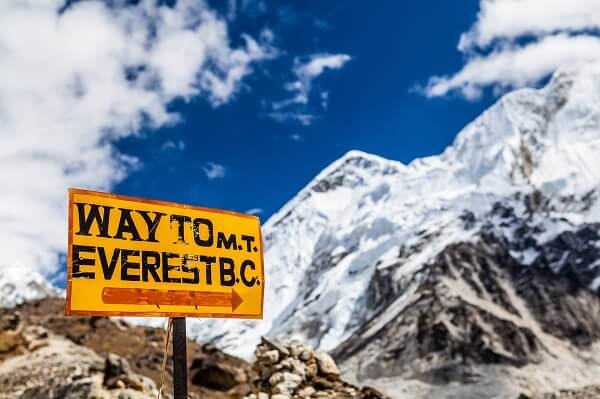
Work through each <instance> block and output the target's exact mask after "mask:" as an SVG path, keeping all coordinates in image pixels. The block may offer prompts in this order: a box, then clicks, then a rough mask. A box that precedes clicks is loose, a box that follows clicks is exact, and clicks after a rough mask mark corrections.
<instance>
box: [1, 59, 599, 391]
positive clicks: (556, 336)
mask: <svg viewBox="0 0 600 399" xmlns="http://www.w3.org/2000/svg"><path fill="white" fill-rule="evenodd" d="M599 184H600V65H597V64H588V65H583V66H577V67H573V68H565V69H562V70H560V71H558V72H557V73H555V74H554V76H553V77H552V79H551V80H550V81H549V82H548V84H547V85H546V86H545V87H544V88H542V89H539V90H534V89H523V90H518V91H515V92H512V93H509V94H507V95H505V96H503V97H502V98H501V99H500V100H499V101H498V102H497V103H496V104H494V105H493V106H492V107H490V108H489V109H488V110H487V111H485V112H484V113H483V114H482V115H481V116H480V117H478V118H477V119H476V120H475V121H473V122H472V123H470V124H469V125H467V126H466V127H465V128H464V129H463V130H462V131H461V132H460V133H459V134H458V135H457V137H456V139H455V141H454V143H453V144H452V145H451V146H449V147H448V148H447V149H446V150H445V151H444V152H443V153H442V154H440V155H436V156H431V157H427V158H423V159H417V160H415V161H413V162H411V163H410V164H408V165H404V164H402V163H400V162H396V161H391V160H387V159H383V158H381V157H378V156H375V155H371V154H366V153H363V152H359V151H351V152H349V153H347V154H346V155H344V156H343V157H342V158H340V159H339V160H337V161H335V162H334V163H332V164H331V165H330V166H329V167H327V168H326V169H325V170H323V171H322V172H321V173H320V174H319V175H318V176H317V177H315V179H314V180H313V181H311V182H310V183H309V184H308V185H307V186H306V187H305V188H303V189H302V190H301V191H300V192H299V193H298V194H297V195H296V196H295V197H294V198H293V199H292V200H290V201H289V202H288V203H287V204H286V205H285V206H284V207H283V208H282V209H281V210H280V211H279V212H277V213H276V214H274V215H273V216H272V217H271V218H270V219H269V220H268V221H267V222H266V223H265V224H264V226H263V229H264V248H265V263H266V267H267V270H266V276H267V282H266V286H265V313H264V317H265V319H264V320H263V321H260V322H255V321H240V320H217V319H212V320H190V321H189V323H188V328H189V331H188V332H189V334H190V335H192V336H194V337H196V338H198V339H199V340H202V341H207V340H211V341H213V342H215V343H216V344H218V345H219V346H221V347H222V348H223V349H225V350H227V351H230V352H233V353H235V354H238V355H242V356H246V357H249V356H251V351H252V350H253V348H254V347H255V344H256V342H258V340H259V338H260V336H261V335H269V336H274V337H284V336H285V337H289V336H292V337H298V338H300V339H302V340H303V341H306V342H307V343H308V344H310V345H311V346H313V347H316V348H319V349H321V350H327V351H332V353H333V354H334V355H335V357H336V359H337V360H338V361H340V362H341V365H342V368H343V370H344V372H345V373H346V375H347V376H348V377H349V378H352V379H355V380H360V381H369V382H371V381H373V382H374V384H375V385H377V386H379V387H382V388H383V389H386V390H387V392H388V393H389V394H390V395H392V396H394V397H405V396H406V397H411V398H412V397H445V396H448V397H452V395H455V396H454V397H464V398H467V397H474V398H480V397H511V396H510V395H513V394H517V393H523V392H524V393H526V394H529V393H535V392H540V391H543V390H544V389H547V390H552V389H553V388H557V387H560V388H563V387H569V386H581V385H585V384H590V383H600V381H598V377H597V375H600V360H599V359H600V350H599V348H600V316H597V315H600V312H599V311H600V299H599V297H598V295H597V293H598V292H599V290H600V201H599V200H598V195H599V193H600V192H599V190H598V188H599ZM2 284H3V283H2V280H1V277H0V287H2ZM4 284H6V283H4ZM0 289H2V288H0ZM455 382H459V384H458V385H452V384H453V383H455ZM448 384H450V385H448ZM465 387H467V388H465ZM483 392H485V394H483ZM403 395H404V396H403ZM490 395H491V396H490ZM502 395H505V396H502ZM506 395H509V396H506Z"/></svg>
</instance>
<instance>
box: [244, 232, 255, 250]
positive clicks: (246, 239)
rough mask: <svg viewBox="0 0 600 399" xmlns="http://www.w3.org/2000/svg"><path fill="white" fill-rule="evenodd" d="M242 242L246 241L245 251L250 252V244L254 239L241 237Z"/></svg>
mask: <svg viewBox="0 0 600 399" xmlns="http://www.w3.org/2000/svg"><path fill="white" fill-rule="evenodd" d="M241 238H242V240H244V241H246V251H248V252H252V243H253V242H254V237H252V236H247V235H242V237H241Z"/></svg>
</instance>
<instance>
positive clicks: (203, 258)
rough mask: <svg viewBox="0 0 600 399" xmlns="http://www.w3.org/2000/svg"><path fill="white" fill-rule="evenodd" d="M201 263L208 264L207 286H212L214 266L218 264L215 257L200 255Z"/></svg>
mask: <svg viewBox="0 0 600 399" xmlns="http://www.w3.org/2000/svg"><path fill="white" fill-rule="evenodd" d="M200 262H204V263H206V284H212V264H213V263H217V258H216V257H215V256H206V255H200Z"/></svg>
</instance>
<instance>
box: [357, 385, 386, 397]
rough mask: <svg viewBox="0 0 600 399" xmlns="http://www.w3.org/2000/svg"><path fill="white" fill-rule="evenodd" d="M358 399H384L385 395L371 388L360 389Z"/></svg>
mask: <svg viewBox="0 0 600 399" xmlns="http://www.w3.org/2000/svg"><path fill="white" fill-rule="evenodd" d="M359 397H360V399H385V395H384V394H382V393H381V392H379V391H378V390H376V389H375V388H371V387H362V389H361V390H360V396H359Z"/></svg>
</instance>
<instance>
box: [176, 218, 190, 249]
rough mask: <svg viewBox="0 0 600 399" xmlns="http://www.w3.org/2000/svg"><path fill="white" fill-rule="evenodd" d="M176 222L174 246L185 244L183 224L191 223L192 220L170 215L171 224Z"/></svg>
mask: <svg viewBox="0 0 600 399" xmlns="http://www.w3.org/2000/svg"><path fill="white" fill-rule="evenodd" d="M173 222H177V223H178V225H177V241H176V244H187V242H186V241H185V224H186V223H191V222H192V218H190V217H189V216H183V215H171V224H173Z"/></svg>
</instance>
